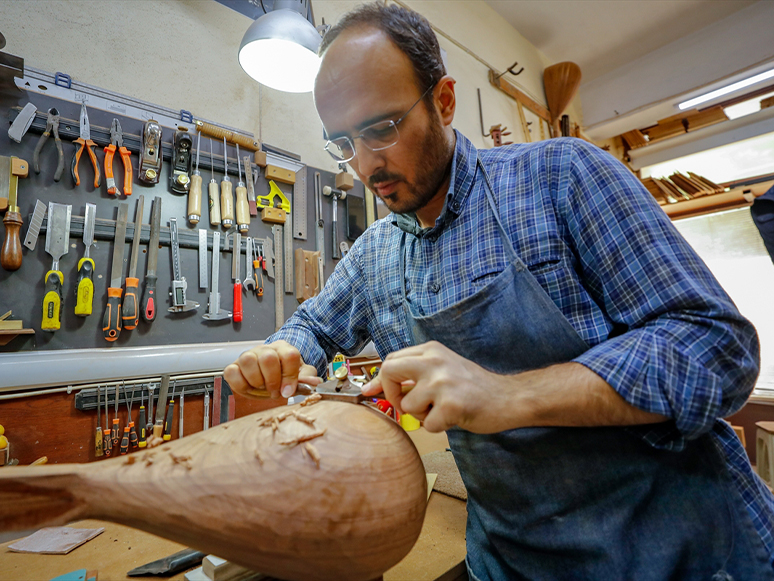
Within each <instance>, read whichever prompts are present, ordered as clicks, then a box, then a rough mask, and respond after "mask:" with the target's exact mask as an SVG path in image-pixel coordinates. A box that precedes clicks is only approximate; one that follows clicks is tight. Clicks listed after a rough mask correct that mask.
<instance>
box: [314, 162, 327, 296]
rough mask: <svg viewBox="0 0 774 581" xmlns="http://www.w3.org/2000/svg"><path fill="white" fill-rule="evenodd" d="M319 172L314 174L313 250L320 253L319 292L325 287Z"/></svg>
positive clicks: (323, 237)
mask: <svg viewBox="0 0 774 581" xmlns="http://www.w3.org/2000/svg"><path fill="white" fill-rule="evenodd" d="M321 179H322V178H321V176H320V172H319V171H316V172H314V212H315V220H316V221H315V224H314V238H315V245H314V246H315V250H317V251H318V252H319V253H320V257H319V258H318V259H317V262H318V265H317V276H318V278H319V279H320V290H321V291H322V288H323V286H325V221H324V220H323V217H322V199H321V198H322V182H321Z"/></svg>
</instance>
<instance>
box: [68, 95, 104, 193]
mask: <svg viewBox="0 0 774 581" xmlns="http://www.w3.org/2000/svg"><path fill="white" fill-rule="evenodd" d="M73 143H75V145H76V152H75V155H73V162H72V165H71V166H70V173H71V174H72V177H73V182H75V185H76V186H79V185H81V178H80V176H79V175H78V162H79V161H80V160H81V155H83V150H84V149H87V150H88V151H89V158H90V159H91V165H92V167H93V168H94V189H95V190H96V189H98V188H99V180H100V172H99V163H98V162H97V154H96V153H95V149H96V147H97V144H96V143H94V142H93V141H92V140H91V128H90V126H89V115H88V114H87V113H86V103H81V136H80V137H79V138H78V139H76V140H75V141H73ZM78 145H80V148H78V147H77V146H78Z"/></svg>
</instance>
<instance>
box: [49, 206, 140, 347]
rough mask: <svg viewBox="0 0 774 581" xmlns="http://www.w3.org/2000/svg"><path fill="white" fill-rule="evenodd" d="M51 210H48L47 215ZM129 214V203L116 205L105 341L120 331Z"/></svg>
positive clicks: (111, 338)
mask: <svg viewBox="0 0 774 581" xmlns="http://www.w3.org/2000/svg"><path fill="white" fill-rule="evenodd" d="M50 214H51V210H49V215H50ZM128 215H129V204H128V203H126V202H122V203H120V204H119V205H118V218H117V219H116V235H115V239H114V241H113V263H112V264H111V266H110V269H111V270H110V286H109V287H108V300H107V305H106V306H105V315H104V316H103V318H102V334H103V335H104V337H105V340H106V341H115V340H116V339H118V335H119V334H120V333H121V295H122V293H123V289H122V288H121V279H122V278H123V277H124V246H125V244H126V220H127V217H128Z"/></svg>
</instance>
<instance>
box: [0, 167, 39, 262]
mask: <svg viewBox="0 0 774 581" xmlns="http://www.w3.org/2000/svg"><path fill="white" fill-rule="evenodd" d="M0 163H2V159H0ZM45 217H46V205H45V204H44V203H43V202H41V201H40V200H35V210H33V212H32V218H30V225H29V226H28V227H27V235H26V236H25V237H24V245H25V246H26V247H27V248H28V249H29V250H35V246H36V245H37V243H38V236H40V227H41V226H42V225H43V218H45Z"/></svg>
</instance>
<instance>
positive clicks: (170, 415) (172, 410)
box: [164, 399, 175, 441]
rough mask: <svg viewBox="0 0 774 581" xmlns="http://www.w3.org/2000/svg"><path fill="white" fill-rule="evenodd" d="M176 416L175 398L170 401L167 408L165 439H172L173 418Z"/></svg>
mask: <svg viewBox="0 0 774 581" xmlns="http://www.w3.org/2000/svg"><path fill="white" fill-rule="evenodd" d="M174 417H175V400H174V399H172V400H170V401H169V408H167V421H166V422H164V440H165V441H166V440H171V439H172V420H173V419H174Z"/></svg>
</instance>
